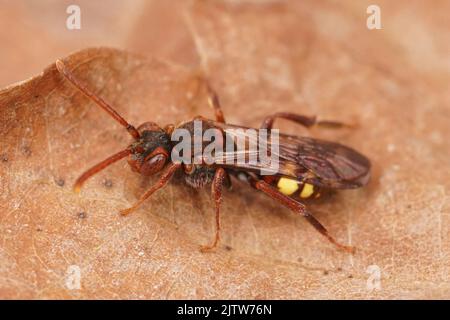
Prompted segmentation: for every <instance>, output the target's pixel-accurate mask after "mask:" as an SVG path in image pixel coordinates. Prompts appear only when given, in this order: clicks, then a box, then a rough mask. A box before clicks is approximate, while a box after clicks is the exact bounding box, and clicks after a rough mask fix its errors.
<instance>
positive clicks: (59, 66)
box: [56, 59, 141, 140]
mask: <svg viewBox="0 0 450 320" xmlns="http://www.w3.org/2000/svg"><path fill="white" fill-rule="evenodd" d="M56 69H58V71H59V72H60V73H61V74H62V75H63V76H64V77H65V78H66V79H67V80H69V81H70V82H71V83H72V84H73V85H74V86H75V87H77V88H78V89H79V90H80V91H81V92H83V93H84V94H85V95H86V96H87V97H88V98H90V99H91V100H92V101H94V102H95V103H96V104H97V105H98V106H99V107H100V108H102V109H103V110H105V111H106V112H107V113H108V114H109V115H110V116H111V117H113V118H114V119H115V120H116V121H117V122H118V123H120V124H121V125H122V126H124V127H125V129H127V131H128V133H129V134H131V136H132V137H133V138H134V139H135V140H137V139H139V138H140V137H141V135H140V134H139V132H138V131H137V130H136V128H135V127H133V126H132V125H131V124H129V123H128V122H127V121H126V120H125V119H124V118H122V116H121V115H120V114H118V113H117V111H116V110H114V109H113V108H112V107H111V106H110V105H109V103H107V102H106V101H105V100H103V99H102V98H100V97H99V96H97V95H95V94H94V93H93V92H91V91H90V90H89V89H88V88H86V86H85V85H84V84H83V83H81V82H80V81H78V79H76V78H75V77H74V76H73V74H72V72H71V71H70V70H69V69H67V67H66V66H65V64H64V62H62V61H61V60H59V59H58V60H56Z"/></svg>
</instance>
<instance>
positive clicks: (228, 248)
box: [225, 245, 233, 251]
mask: <svg viewBox="0 0 450 320" xmlns="http://www.w3.org/2000/svg"><path fill="white" fill-rule="evenodd" d="M225 250H227V251H231V250H233V248H232V247H230V246H229V245H225Z"/></svg>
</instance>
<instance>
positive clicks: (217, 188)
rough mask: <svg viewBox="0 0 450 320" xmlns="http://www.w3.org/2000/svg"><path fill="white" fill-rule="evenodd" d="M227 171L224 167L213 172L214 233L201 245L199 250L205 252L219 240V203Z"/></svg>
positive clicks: (212, 247)
mask: <svg viewBox="0 0 450 320" xmlns="http://www.w3.org/2000/svg"><path fill="white" fill-rule="evenodd" d="M226 177H227V173H226V171H225V169H224V168H218V169H217V170H216V172H215V174H214V180H213V182H212V185H211V196H212V198H213V200H214V204H215V210H216V235H215V237H214V241H213V243H212V244H210V245H206V246H201V247H200V251H201V252H207V251H211V250H212V249H214V248H215V247H216V246H217V244H218V243H219V240H220V203H221V202H222V187H223V184H224V181H226Z"/></svg>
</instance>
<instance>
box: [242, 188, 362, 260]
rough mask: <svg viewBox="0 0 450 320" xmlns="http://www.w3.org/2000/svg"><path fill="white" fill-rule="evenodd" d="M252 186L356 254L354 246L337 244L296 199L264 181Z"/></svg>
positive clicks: (329, 238)
mask: <svg viewBox="0 0 450 320" xmlns="http://www.w3.org/2000/svg"><path fill="white" fill-rule="evenodd" d="M250 182H251V184H252V186H253V187H254V188H256V189H257V190H260V191H262V192H264V193H265V194H267V195H268V196H269V197H271V198H272V199H274V200H276V201H277V202H279V203H281V204H282V205H284V206H285V207H287V208H289V209H291V210H292V211H294V212H296V213H298V214H300V215H301V216H303V217H304V218H305V219H306V220H307V221H308V222H309V223H310V224H311V225H312V226H313V227H314V228H315V229H316V230H317V231H319V232H320V233H321V234H322V235H323V236H325V237H326V238H327V239H328V241H330V242H331V243H333V244H334V245H335V246H337V247H338V248H339V249H341V250H343V251H345V252H348V253H351V254H354V253H355V248H354V247H352V246H346V245H343V244H341V243H339V242H337V241H336V240H335V239H334V238H333V237H332V236H331V235H330V234H329V233H328V230H327V229H326V228H325V227H324V226H323V225H322V224H321V223H320V222H319V221H318V220H317V219H316V218H315V217H314V216H313V215H312V214H311V213H310V212H309V211H308V210H307V209H306V206H305V205H304V204H302V203H300V202H298V201H296V200H295V199H293V198H291V197H289V196H287V195H285V194H283V193H281V192H280V191H278V190H277V189H276V188H275V187H273V186H272V185H270V184H268V183H267V182H265V181H263V180H251V181H250Z"/></svg>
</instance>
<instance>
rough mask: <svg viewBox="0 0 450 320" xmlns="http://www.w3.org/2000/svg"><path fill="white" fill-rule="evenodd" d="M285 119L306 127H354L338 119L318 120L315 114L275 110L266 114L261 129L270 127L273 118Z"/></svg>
mask: <svg viewBox="0 0 450 320" xmlns="http://www.w3.org/2000/svg"><path fill="white" fill-rule="evenodd" d="M277 118H280V119H286V120H289V121H292V122H295V123H297V124H300V125H302V126H304V127H306V128H311V127H313V126H318V127H322V128H328V129H340V128H354V127H355V125H351V124H346V123H343V122H339V121H328V120H320V121H318V120H317V118H316V117H315V116H312V117H308V116H303V115H300V114H296V113H290V112H277V113H274V114H272V115H269V116H267V117H266V118H265V119H264V120H263V122H262V124H261V127H260V128H261V129H268V130H270V129H272V128H273V124H274V122H275V119H277Z"/></svg>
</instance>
